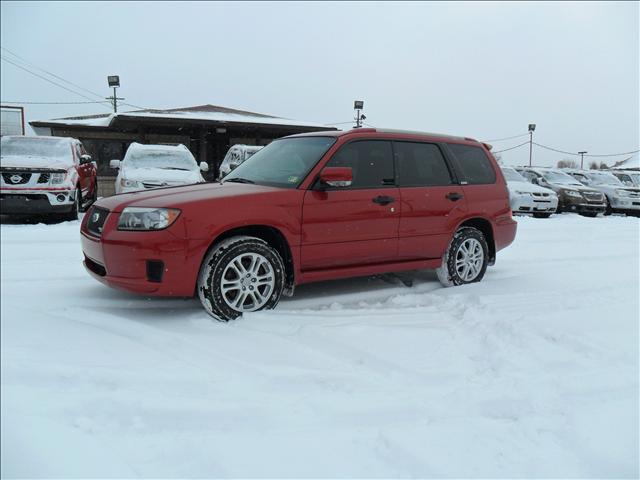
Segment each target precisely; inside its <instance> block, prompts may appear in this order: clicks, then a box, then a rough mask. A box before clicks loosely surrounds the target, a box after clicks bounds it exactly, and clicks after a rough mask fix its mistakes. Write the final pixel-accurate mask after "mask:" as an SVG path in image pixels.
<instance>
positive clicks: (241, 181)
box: [224, 177, 256, 183]
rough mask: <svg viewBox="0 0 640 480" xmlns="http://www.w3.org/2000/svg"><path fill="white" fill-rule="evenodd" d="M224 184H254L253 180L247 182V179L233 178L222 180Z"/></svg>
mask: <svg viewBox="0 0 640 480" xmlns="http://www.w3.org/2000/svg"><path fill="white" fill-rule="evenodd" d="M224 182H225V183H226V182H236V183H256V182H254V181H253V180H249V179H248V178H242V177H233V178H230V179H228V180H227V179H224Z"/></svg>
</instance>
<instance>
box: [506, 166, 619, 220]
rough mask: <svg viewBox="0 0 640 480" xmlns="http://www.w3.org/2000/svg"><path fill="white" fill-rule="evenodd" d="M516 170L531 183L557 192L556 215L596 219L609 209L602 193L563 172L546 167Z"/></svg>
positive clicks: (517, 168) (519, 168) (518, 168)
mask: <svg viewBox="0 0 640 480" xmlns="http://www.w3.org/2000/svg"><path fill="white" fill-rule="evenodd" d="M516 170H517V171H518V172H520V174H521V175H522V176H523V177H524V178H526V179H527V180H529V181H530V182H531V183H533V184H535V185H540V186H541V187H545V188H550V189H552V190H553V191H554V192H556V194H557V195H558V208H557V209H556V213H560V212H576V213H579V214H580V215H583V216H585V217H595V216H597V215H598V214H599V213H604V211H605V210H606V208H607V201H606V198H605V196H604V195H603V194H602V193H601V192H599V191H598V190H596V189H594V188H589V187H585V186H584V185H583V184H582V183H580V182H579V181H578V180H576V179H575V178H573V177H572V176H571V175H569V174H567V173H565V172H563V171H562V170H559V169H556V168H545V167H516Z"/></svg>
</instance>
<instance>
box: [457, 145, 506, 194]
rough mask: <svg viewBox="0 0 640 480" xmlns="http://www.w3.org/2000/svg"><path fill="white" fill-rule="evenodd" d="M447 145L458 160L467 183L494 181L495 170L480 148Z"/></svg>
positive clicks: (490, 182)
mask: <svg viewBox="0 0 640 480" xmlns="http://www.w3.org/2000/svg"><path fill="white" fill-rule="evenodd" d="M448 146H449V149H450V150H451V151H452V152H453V154H454V155H455V156H456V159H457V160H458V165H459V167H460V170H461V172H460V173H461V174H462V177H463V179H464V180H465V181H466V182H467V183H468V184H469V185H485V184H492V183H496V172H495V170H494V169H493V165H492V164H491V160H489V157H487V155H486V153H485V152H484V150H482V148H480V147H474V146H472V145H459V144H454V143H449V144H448Z"/></svg>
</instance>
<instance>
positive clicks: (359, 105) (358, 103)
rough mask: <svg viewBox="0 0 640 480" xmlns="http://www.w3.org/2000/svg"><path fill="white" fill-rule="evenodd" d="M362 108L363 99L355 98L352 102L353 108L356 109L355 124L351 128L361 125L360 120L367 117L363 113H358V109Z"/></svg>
mask: <svg viewBox="0 0 640 480" xmlns="http://www.w3.org/2000/svg"><path fill="white" fill-rule="evenodd" d="M363 108H364V101H363V100H356V101H354V102H353V109H354V110H355V111H356V118H355V121H356V125H355V127H353V128H360V127H361V126H362V122H363V121H364V120H366V119H367V117H365V116H364V115H361V114H360V110H362V109H363Z"/></svg>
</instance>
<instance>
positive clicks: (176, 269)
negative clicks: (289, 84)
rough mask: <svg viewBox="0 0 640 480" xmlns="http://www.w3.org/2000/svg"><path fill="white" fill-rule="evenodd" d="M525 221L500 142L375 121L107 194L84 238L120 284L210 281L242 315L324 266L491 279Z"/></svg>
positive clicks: (211, 308)
mask: <svg viewBox="0 0 640 480" xmlns="http://www.w3.org/2000/svg"><path fill="white" fill-rule="evenodd" d="M515 233H516V223H515V222H514V221H513V219H512V218H511V209H510V208H509V194H508V191H507V187H506V183H505V180H504V178H503V177H502V173H501V172H500V169H499V168H498V166H497V164H496V162H495V160H494V158H493V156H492V155H491V153H490V152H489V150H488V146H487V145H484V144H482V143H479V142H477V141H476V140H473V139H470V138H462V137H450V136H445V135H436V134H427V133H415V132H402V131H394V130H380V129H365V128H362V129H356V130H351V131H347V132H320V133H310V134H302V135H293V136H290V137H285V138H282V139H279V140H275V141H274V142H272V143H271V144H270V145H268V146H267V147H265V148H264V149H262V150H260V151H259V152H257V153H256V154H255V155H253V156H252V157H251V158H249V159H248V160H247V161H246V162H244V163H243V164H241V165H240V166H238V168H236V169H235V170H233V171H232V172H231V173H230V174H229V175H227V176H226V177H225V178H224V181H222V182H220V183H219V184H218V183H216V184H200V185H192V186H184V187H168V188H162V189H157V190H153V191H145V192H136V193H129V194H125V195H118V196H115V197H110V198H103V199H101V200H99V201H98V202H97V203H96V205H95V206H94V207H93V208H92V210H91V211H90V212H89V214H87V215H86V216H85V218H84V219H83V222H82V248H83V250H84V255H85V260H84V264H85V266H86V268H87V270H88V271H89V272H90V273H91V274H92V275H93V276H94V277H95V278H96V279H98V280H100V281H101V282H104V283H106V284H107V285H110V286H113V287H116V288H120V289H123V290H126V291H129V292H136V293H142V294H145V295H158V296H177V297H192V296H194V295H196V294H197V295H199V297H200V300H201V301H202V304H203V305H204V307H205V309H206V310H207V312H208V313H209V314H211V315H212V316H213V317H215V318H217V319H219V320H230V319H233V318H236V317H238V316H240V315H241V314H242V313H243V312H251V311H256V310H261V309H269V308H274V307H275V306H276V304H277V303H278V301H279V299H280V296H281V295H282V294H284V295H292V294H293V290H294V286H295V285H299V284H302V283H307V282H315V281H320V280H329V279H336V278H344V277H356V276H363V275H372V274H380V273H384V272H394V271H401V270H414V269H425V268H433V269H437V272H438V277H439V278H440V280H441V282H442V283H443V284H445V285H447V286H449V285H460V284H465V283H471V282H478V281H480V280H481V279H482V277H483V276H484V273H485V270H486V268H487V265H492V264H493V263H494V262H495V257H496V252H497V251H498V250H500V249H502V248H504V247H506V246H508V245H509V244H510V243H511V242H512V241H513V239H514V237H515Z"/></svg>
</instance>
